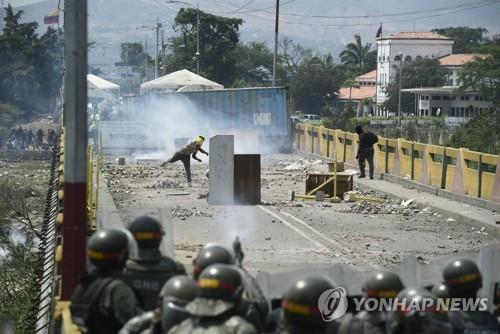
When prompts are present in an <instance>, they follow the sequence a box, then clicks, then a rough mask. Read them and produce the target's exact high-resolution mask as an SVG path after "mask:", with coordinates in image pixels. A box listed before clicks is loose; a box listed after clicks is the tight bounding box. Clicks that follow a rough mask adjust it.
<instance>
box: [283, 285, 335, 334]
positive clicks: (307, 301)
mask: <svg viewBox="0 0 500 334" xmlns="http://www.w3.org/2000/svg"><path fill="white" fill-rule="evenodd" d="M333 288H334V286H333V284H332V283H330V282H329V281H328V280H326V279H325V278H323V277H321V276H310V277H306V278H303V279H300V280H298V281H296V282H295V283H294V284H293V285H292V286H291V287H289V288H288V290H287V291H286V292H285V295H284V296H283V301H282V304H281V306H282V308H283V316H284V320H285V321H286V324H287V325H289V326H294V325H296V326H299V327H304V328H310V327H313V328H324V327H326V325H327V323H326V322H325V321H323V318H322V315H321V311H320V310H319V307H318V300H319V297H320V296H321V294H322V293H323V292H325V291H326V290H329V289H333Z"/></svg>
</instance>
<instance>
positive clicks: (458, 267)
mask: <svg viewBox="0 0 500 334" xmlns="http://www.w3.org/2000/svg"><path fill="white" fill-rule="evenodd" d="M443 279H444V284H445V285H446V287H447V288H448V292H449V295H450V298H459V299H460V301H465V302H467V300H469V301H470V299H472V298H476V294H477V291H478V290H479V289H480V288H481V287H482V286H483V279H482V276H481V272H480V271H479V268H478V267H477V265H476V264H475V263H474V261H472V260H469V259H458V260H453V261H451V262H450V263H448V264H447V265H446V267H445V268H444V270H443ZM448 317H449V319H450V322H451V323H452V324H453V327H454V330H455V331H456V332H459V333H463V332H470V333H472V332H474V333H478V334H480V333H488V334H491V333H500V324H499V323H498V321H497V319H496V317H495V316H494V315H492V314H490V313H489V312H488V311H486V310H484V311H481V310H478V309H476V310H470V309H467V310H465V309H464V310H460V311H455V310H450V312H448Z"/></svg>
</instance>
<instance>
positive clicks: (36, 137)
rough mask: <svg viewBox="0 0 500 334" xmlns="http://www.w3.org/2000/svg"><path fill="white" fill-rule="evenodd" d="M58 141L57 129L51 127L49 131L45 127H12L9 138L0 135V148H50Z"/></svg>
mask: <svg viewBox="0 0 500 334" xmlns="http://www.w3.org/2000/svg"><path fill="white" fill-rule="evenodd" d="M55 141H56V131H55V130H54V129H49V130H48V131H47V133H45V132H44V131H43V129H38V130H36V131H33V129H23V128H22V127H18V128H12V129H11V130H10V134H9V136H8V137H7V138H2V137H0V149H2V150H22V151H26V150H31V151H38V150H48V149H50V147H52V145H53V144H54V143H55Z"/></svg>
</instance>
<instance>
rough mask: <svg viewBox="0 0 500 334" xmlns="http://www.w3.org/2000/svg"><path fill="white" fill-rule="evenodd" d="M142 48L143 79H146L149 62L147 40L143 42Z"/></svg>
mask: <svg viewBox="0 0 500 334" xmlns="http://www.w3.org/2000/svg"><path fill="white" fill-rule="evenodd" d="M144 48H145V49H146V50H145V51H144V54H145V57H144V81H145V82H146V81H148V71H149V64H148V63H149V62H148V41H147V40H146V41H145V42H144Z"/></svg>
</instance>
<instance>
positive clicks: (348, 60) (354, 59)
mask: <svg viewBox="0 0 500 334" xmlns="http://www.w3.org/2000/svg"><path fill="white" fill-rule="evenodd" d="M354 41H355V43H349V44H347V45H346V46H345V49H344V51H342V52H341V53H340V60H342V64H344V65H347V66H352V67H357V68H361V67H363V65H364V64H365V61H366V57H367V56H368V53H369V52H370V48H371V47H372V44H371V43H366V44H365V45H363V44H362V43H361V36H359V35H358V34H356V35H354Z"/></svg>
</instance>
